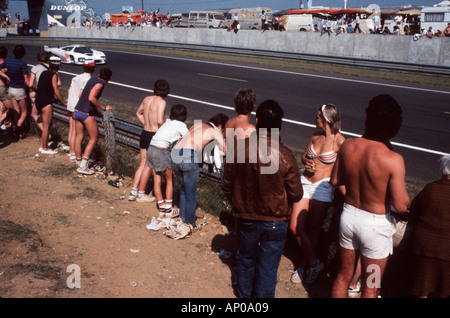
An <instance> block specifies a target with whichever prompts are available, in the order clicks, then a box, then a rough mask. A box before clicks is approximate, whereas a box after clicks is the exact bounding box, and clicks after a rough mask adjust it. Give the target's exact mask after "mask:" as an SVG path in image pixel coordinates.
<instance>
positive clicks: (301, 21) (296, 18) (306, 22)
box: [278, 13, 314, 32]
mask: <svg viewBox="0 0 450 318" xmlns="http://www.w3.org/2000/svg"><path fill="white" fill-rule="evenodd" d="M278 23H279V24H283V25H284V28H285V29H286V31H302V32H306V31H311V30H313V29H314V22H313V15H312V14H306V13H305V14H287V15H284V16H282V17H281V19H280V20H279V21H278Z"/></svg>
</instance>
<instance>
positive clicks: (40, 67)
mask: <svg viewBox="0 0 450 318" xmlns="http://www.w3.org/2000/svg"><path fill="white" fill-rule="evenodd" d="M49 58H50V55H49V54H48V53H47V52H44V51H42V52H39V53H38V55H37V60H38V64H36V65H34V66H33V67H32V68H31V71H30V73H31V74H30V78H29V80H28V83H27V85H28V87H29V88H30V99H31V117H32V118H33V119H34V121H35V122H36V126H38V128H39V129H40V130H41V131H42V129H43V128H42V118H41V117H39V114H38V111H37V108H36V104H35V98H36V87H37V84H38V83H39V77H40V75H41V74H42V72H44V71H46V70H48V60H49ZM35 81H36V86H34V83H35Z"/></svg>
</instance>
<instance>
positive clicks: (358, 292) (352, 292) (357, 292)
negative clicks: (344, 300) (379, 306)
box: [347, 280, 361, 298]
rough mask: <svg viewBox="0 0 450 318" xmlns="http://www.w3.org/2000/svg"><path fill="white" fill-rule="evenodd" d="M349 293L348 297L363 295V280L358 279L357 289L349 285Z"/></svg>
mask: <svg viewBox="0 0 450 318" xmlns="http://www.w3.org/2000/svg"><path fill="white" fill-rule="evenodd" d="M347 294H348V297H350V298H356V297H358V296H359V295H361V282H360V281H359V280H358V282H357V283H356V288H355V289H353V288H351V287H350V286H349V287H348V292H347Z"/></svg>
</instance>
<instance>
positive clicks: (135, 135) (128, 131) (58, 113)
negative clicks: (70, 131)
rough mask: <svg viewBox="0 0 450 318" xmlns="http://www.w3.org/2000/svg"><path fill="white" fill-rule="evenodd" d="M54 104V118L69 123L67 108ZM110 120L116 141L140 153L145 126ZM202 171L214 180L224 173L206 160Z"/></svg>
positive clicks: (99, 120) (101, 129)
mask: <svg viewBox="0 0 450 318" xmlns="http://www.w3.org/2000/svg"><path fill="white" fill-rule="evenodd" d="M52 106H53V118H54V119H56V120H58V121H60V122H63V123H67V124H69V116H68V115H67V108H66V107H64V106H62V105H60V104H56V103H53V105H52ZM95 120H96V121H97V125H98V130H99V135H100V136H102V137H103V138H105V139H106V135H105V129H104V126H103V118H101V117H95ZM110 122H111V123H112V124H113V125H114V133H115V136H114V138H115V141H116V143H117V144H120V145H122V146H124V147H126V148H128V149H131V150H132V151H135V152H137V153H139V151H140V148H139V140H140V136H141V133H142V130H143V128H142V127H141V126H138V125H135V124H132V123H129V122H127V121H124V120H121V119H117V118H111V119H110ZM200 173H201V174H202V176H203V177H206V178H208V179H212V180H214V181H220V180H221V178H222V174H221V173H220V172H215V171H214V166H213V165H212V164H208V163H206V162H204V163H202V164H201V166H200Z"/></svg>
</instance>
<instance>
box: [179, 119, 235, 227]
mask: <svg viewBox="0 0 450 318" xmlns="http://www.w3.org/2000/svg"><path fill="white" fill-rule="evenodd" d="M227 121H228V116H226V115H224V114H217V115H214V116H213V117H212V118H211V119H210V120H209V121H208V123H207V124H204V123H202V122H201V121H194V125H192V126H191V128H190V129H189V132H188V133H187V134H186V135H184V137H183V138H181V140H180V141H179V142H178V143H176V144H175V146H174V147H173V149H172V152H171V158H172V168H173V171H174V172H175V175H176V176H177V179H178V182H179V183H180V186H181V191H180V218H181V220H182V221H183V222H184V223H187V224H189V225H190V226H192V227H193V228H194V229H196V228H197V226H196V224H195V220H196V216H195V210H196V208H197V184H198V179H199V173H200V170H199V165H198V164H199V163H200V162H202V158H203V150H204V149H205V147H206V146H207V145H209V144H210V145H211V146H212V147H213V148H214V147H215V146H217V147H218V150H219V152H220V153H221V155H223V154H224V153H225V152H226V145H225V143H224V138H223V131H224V129H225V124H226V123H227ZM210 150H211V149H210Z"/></svg>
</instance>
